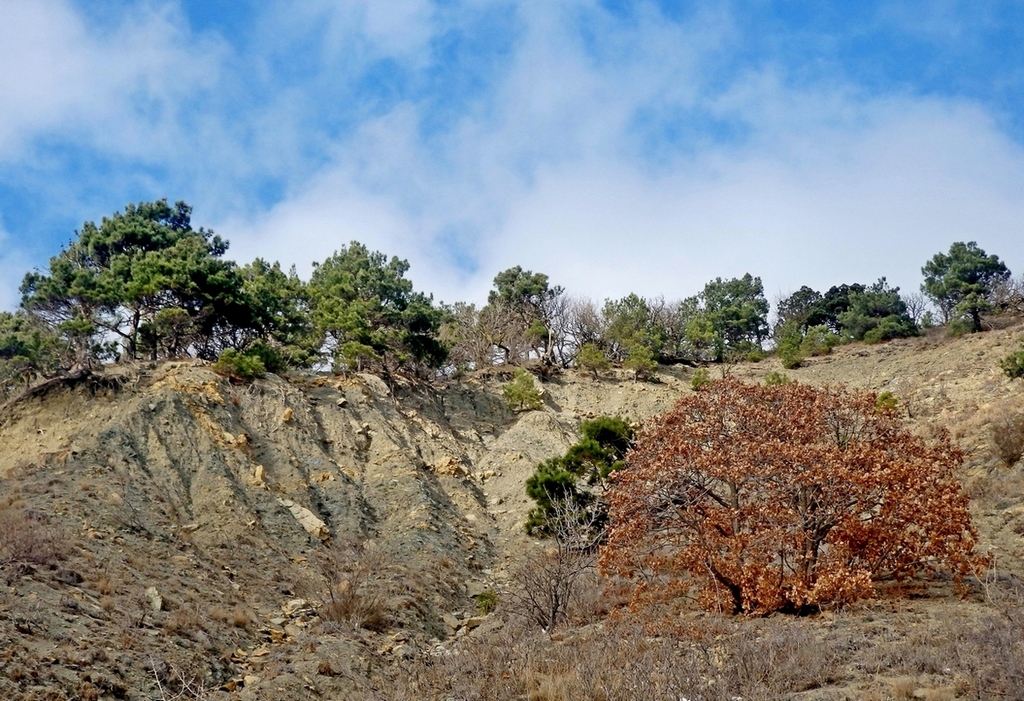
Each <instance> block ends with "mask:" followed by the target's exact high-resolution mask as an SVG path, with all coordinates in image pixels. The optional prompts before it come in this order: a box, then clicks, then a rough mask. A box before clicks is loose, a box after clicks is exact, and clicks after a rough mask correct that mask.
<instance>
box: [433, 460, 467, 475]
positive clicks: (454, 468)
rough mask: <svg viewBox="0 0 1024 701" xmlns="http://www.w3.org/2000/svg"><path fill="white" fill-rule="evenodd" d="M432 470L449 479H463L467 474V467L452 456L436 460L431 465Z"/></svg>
mask: <svg viewBox="0 0 1024 701" xmlns="http://www.w3.org/2000/svg"><path fill="white" fill-rule="evenodd" d="M430 469H431V470H432V471H433V472H434V473H435V474H438V475H445V476H448V477H462V476H464V475H465V474H466V468H465V466H464V465H463V464H462V463H460V462H459V461H458V460H456V459H455V458H453V457H452V456H450V455H446V456H444V457H443V458H441V459H440V460H436V461H435V462H433V463H432V464H431V465H430Z"/></svg>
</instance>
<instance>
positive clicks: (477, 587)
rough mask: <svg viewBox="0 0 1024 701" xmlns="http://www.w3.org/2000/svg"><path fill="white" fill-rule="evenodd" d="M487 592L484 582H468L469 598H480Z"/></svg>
mask: <svg viewBox="0 0 1024 701" xmlns="http://www.w3.org/2000/svg"><path fill="white" fill-rule="evenodd" d="M485 591H487V586H486V585H485V584H484V583H483V582H475V581H473V580H468V581H467V582H466V594H468V595H469V596H480V595H481V594H483V593H484V592H485Z"/></svg>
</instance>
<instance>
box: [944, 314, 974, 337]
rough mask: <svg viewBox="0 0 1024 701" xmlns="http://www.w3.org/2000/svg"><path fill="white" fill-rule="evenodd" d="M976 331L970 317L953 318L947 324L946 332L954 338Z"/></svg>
mask: <svg viewBox="0 0 1024 701" xmlns="http://www.w3.org/2000/svg"><path fill="white" fill-rule="evenodd" d="M973 331H974V327H973V326H972V325H971V321H970V319H960V318H957V319H953V320H952V321H950V322H949V324H948V325H947V326H946V333H948V334H949V335H950V336H952V337H953V338H960V337H961V336H965V335H967V334H969V333H971V332H973Z"/></svg>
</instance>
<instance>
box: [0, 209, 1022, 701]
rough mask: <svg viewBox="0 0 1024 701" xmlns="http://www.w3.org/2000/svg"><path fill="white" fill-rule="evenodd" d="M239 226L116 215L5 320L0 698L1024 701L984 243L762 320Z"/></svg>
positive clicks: (1010, 368)
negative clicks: (456, 298) (451, 287)
mask: <svg viewBox="0 0 1024 701" xmlns="http://www.w3.org/2000/svg"><path fill="white" fill-rule="evenodd" d="M227 248H228V246H227V242H225V241H223V240H221V239H220V238H219V237H217V236H215V235H214V234H213V232H211V231H208V230H206V229H203V228H198V229H196V228H193V226H192V223H191V209H190V208H189V207H188V205H186V204H184V203H180V202H179V203H177V204H176V205H174V206H171V205H168V203H167V202H166V201H158V202H151V203H140V204H138V205H130V206H128V207H126V208H125V210H124V211H123V212H117V213H115V214H114V215H113V216H112V217H109V218H105V219H103V220H102V221H101V222H100V224H98V225H97V224H94V223H92V222H87V223H86V224H85V225H83V227H82V230H81V231H80V232H78V233H77V234H76V238H75V239H74V240H72V241H71V242H70V243H69V244H68V246H67V247H66V248H65V249H64V250H62V251H61V252H60V253H59V254H58V255H56V256H54V257H53V258H52V259H51V261H50V265H49V267H48V269H47V270H46V271H35V272H31V273H29V274H27V275H26V276H25V278H24V281H23V285H22V293H23V300H22V303H21V306H20V308H19V309H18V310H17V311H15V312H3V313H0V399H2V401H3V404H2V405H0V445H2V449H0V585H2V586H0V693H7V694H8V695H9V696H10V697H11V698H19V699H20V698H25V699H82V700H90V701H92V700H98V699H107V698H133V699H136V698H156V699H210V698H224V699H231V698H238V699H245V700H249V699H285V700H288V699H305V698H346V699H353V700H355V701H358V700H359V699H494V700H499V699H531V700H533V701H546V700H550V701H555V700H558V699H577V698H579V699H636V698H671V699H681V698H685V699H690V700H691V701H692V700H694V699H702V700H707V701H710V700H712V699H730V700H732V699H736V698H743V699H778V698H806V699H845V698H849V699H854V698H858V699H859V698H877V699H886V698H927V699H953V698H976V699H982V698H985V699H987V698H1022V696H1021V692H1020V690H1021V689H1024V643H1022V642H1021V641H1022V640H1024V618H1022V617H1024V604H1022V601H1024V586H1022V579H1021V578H1022V577H1024V565H1022V564H1021V563H1022V561H1024V560H1022V556H1024V547H1022V545H1024V543H1022V534H1024V477H1022V474H1021V467H1022V466H1021V463H1020V458H1021V454H1022V453H1024V409H1022V402H1021V392H1022V387H1024V382H1022V381H1021V380H1020V379H1017V378H1019V377H1020V376H1021V374H1022V372H1021V368H1024V346H1022V341H1024V326H1022V324H1021V313H1022V312H1024V288H1022V283H1021V282H1020V281H1019V280H1015V279H1013V278H1012V277H1011V275H1010V271H1009V270H1008V269H1007V268H1006V266H1005V265H1004V264H1003V263H1002V262H1001V261H1000V260H999V258H998V256H995V255H989V254H987V253H986V252H985V251H983V250H981V249H980V248H979V247H978V246H977V245H976V244H975V243H973V242H971V243H963V242H957V243H954V244H953V245H952V246H951V247H950V249H949V251H948V253H937V254H936V255H935V256H934V257H933V258H932V259H931V260H929V261H925V262H924V263H925V264H924V267H923V268H922V275H923V278H924V281H923V284H922V292H923V294H902V295H901V294H900V291H899V290H898V289H896V288H892V287H891V286H889V285H888V283H887V282H886V280H885V278H884V277H882V278H879V279H878V280H877V281H876V282H875V283H871V284H863V283H849V284H847V283H843V284H837V285H834V286H833V287H831V288H830V289H828V290H827V291H825V292H818V291H816V290H813V289H811V288H809V287H802V288H801V289H800V290H798V291H796V292H794V293H792V294H790V295H788V296H785V297H783V298H780V299H778V300H776V304H775V309H774V316H773V317H771V323H769V311H770V309H771V305H769V303H768V301H767V299H766V298H765V296H764V291H763V286H762V283H761V280H760V279H759V278H757V277H755V276H753V275H750V274H746V275H744V276H743V277H740V278H734V279H722V278H715V279H714V280H711V281H709V282H708V283H707V284H706V285H705V286H704V288H703V289H702V290H701V291H700V292H699V293H698V294H696V295H694V296H691V297H688V298H684V299H681V300H678V301H666V300H665V299H662V298H656V299H648V298H642V297H640V296H638V295H635V294H631V295H627V296H626V297H624V298H622V299H618V300H615V299H609V300H604V302H603V304H601V305H598V304H596V303H594V302H593V301H591V300H587V299H585V298H579V297H572V296H570V295H569V294H567V293H566V291H565V290H563V289H562V288H561V287H559V286H557V285H553V284H551V283H550V282H549V280H548V278H547V276H546V275H544V274H542V273H535V272H533V271H529V270H524V269H522V268H521V267H519V266H516V267H513V268H509V269H508V270H505V271H502V272H499V273H498V274H497V275H496V276H495V278H494V287H493V289H492V290H491V292H490V294H489V296H488V300H487V303H486V304H485V305H483V306H482V307H479V308H478V307H476V306H475V305H471V304H465V303H455V304H450V305H445V304H439V303H436V302H435V301H434V300H433V298H432V297H431V296H430V295H428V294H425V293H423V292H420V291H417V290H415V289H414V288H413V285H412V283H411V282H410V281H409V280H408V279H407V278H406V274H407V272H408V269H409V266H408V264H407V263H406V262H405V261H403V260H401V259H399V258H397V257H392V258H388V257H387V256H385V255H384V254H382V253H379V252H374V251H370V250H369V249H367V248H366V247H365V246H363V245H362V244H360V243H358V242H352V243H350V244H348V245H347V246H344V247H342V248H341V249H339V250H338V251H337V252H336V253H335V254H334V255H333V256H331V257H330V258H329V259H327V260H325V261H322V262H319V263H317V264H315V265H314V271H313V274H312V276H311V278H310V279H309V280H308V281H304V280H301V279H299V277H298V276H297V275H296V274H295V273H294V271H292V272H290V273H286V272H284V271H283V270H282V269H281V267H280V265H278V264H276V263H269V262H267V261H263V260H259V259H258V260H256V261H253V262H252V263H250V264H247V265H239V264H237V263H235V262H233V261H230V260H228V259H226V258H225V254H226V251H227ZM939 324H941V325H939ZM781 613H784V614H786V615H780V614H781Z"/></svg>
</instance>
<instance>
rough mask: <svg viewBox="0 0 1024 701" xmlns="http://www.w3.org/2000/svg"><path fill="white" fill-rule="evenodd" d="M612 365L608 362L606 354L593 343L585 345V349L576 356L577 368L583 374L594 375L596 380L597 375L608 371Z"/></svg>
mask: <svg viewBox="0 0 1024 701" xmlns="http://www.w3.org/2000/svg"><path fill="white" fill-rule="evenodd" d="M610 365H611V363H609V362H608V358H607V357H605V354H604V352H602V351H601V349H600V348H598V347H597V346H595V345H594V344H593V343H584V344H583V347H582V348H580V352H579V354H578V355H577V356H576V367H578V368H579V369H580V370H582V371H583V372H589V373H591V374H593V376H594V379H595V380H596V379H597V374H598V373H599V372H601V371H603V370H607V369H608V368H609V367H610Z"/></svg>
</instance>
